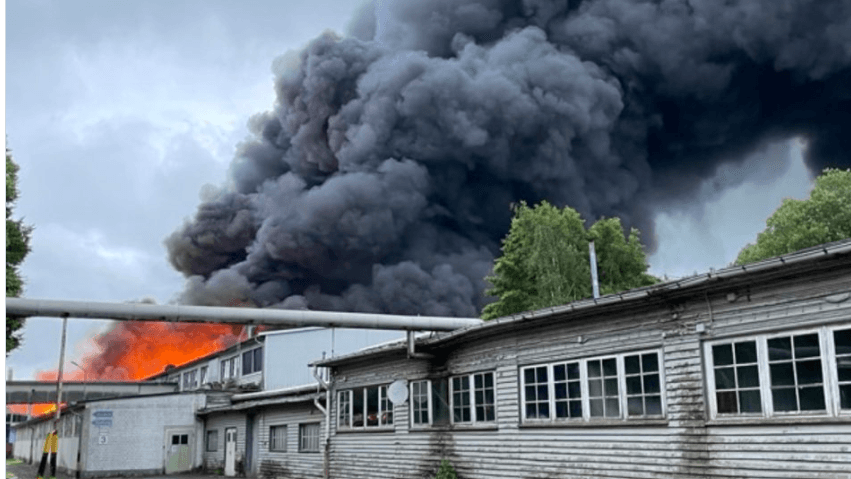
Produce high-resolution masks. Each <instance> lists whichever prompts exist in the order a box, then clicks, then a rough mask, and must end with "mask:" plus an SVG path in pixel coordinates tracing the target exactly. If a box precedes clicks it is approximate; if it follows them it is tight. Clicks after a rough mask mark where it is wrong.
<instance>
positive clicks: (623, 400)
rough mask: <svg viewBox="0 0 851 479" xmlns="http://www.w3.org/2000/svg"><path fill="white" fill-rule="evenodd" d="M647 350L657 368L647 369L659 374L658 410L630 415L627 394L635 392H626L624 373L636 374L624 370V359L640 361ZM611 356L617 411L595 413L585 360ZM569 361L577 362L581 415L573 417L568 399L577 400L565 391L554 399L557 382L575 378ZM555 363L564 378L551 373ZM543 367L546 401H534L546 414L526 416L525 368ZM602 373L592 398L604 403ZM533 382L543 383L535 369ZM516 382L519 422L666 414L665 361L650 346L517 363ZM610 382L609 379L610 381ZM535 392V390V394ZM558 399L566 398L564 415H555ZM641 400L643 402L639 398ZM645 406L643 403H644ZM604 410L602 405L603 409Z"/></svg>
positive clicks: (643, 417) (591, 420)
mask: <svg viewBox="0 0 851 479" xmlns="http://www.w3.org/2000/svg"><path fill="white" fill-rule="evenodd" d="M646 354H655V355H656V367H657V370H656V371H650V373H656V374H658V376H659V391H658V396H659V401H660V406H661V412H660V414H646V413H645V414H641V415H630V414H629V407H628V404H629V403H628V400H629V398H630V397H636V395H635V394H629V393H628V391H627V376H635V374H632V373H631V374H627V373H626V366H625V361H626V358H627V357H632V356H638V357H639V361H641V358H642V356H644V355H646ZM610 359H614V360H615V376H611V377H610V378H613V379H616V382H615V384H616V386H617V406H618V414H617V415H613V416H607V415H605V412H604V415H602V416H596V415H592V414H591V399H592V398H590V397H589V392H590V385H589V382H590V381H591V380H592V379H596V378H590V377H589V370H588V364H589V362H595V361H599V362H600V364H601V368H602V367H603V361H606V360H610ZM571 364H578V366H579V385H580V391H579V392H580V398H579V400H580V401H581V402H580V404H581V408H582V414H581V416H576V417H572V416H570V401H571V400H573V401H576V399H571V398H570V396H569V393H568V396H567V397H566V398H563V399H558V400H557V399H556V394H555V392H556V387H555V383H556V382H564V383H565V387H566V388H569V383H570V382H571V381H576V380H575V379H569V377H568V373H567V370H568V367H569V365H571ZM557 366H565V379H564V380H563V381H562V380H559V381H556V380H555V375H554V368H555V367H557ZM541 367H544V368H546V374H547V378H546V383H545V384H546V387H547V389H546V391H547V398H546V401H538V400H537V397H536V402H537V403H539V404H546V405H547V417H546V418H541V417H527V411H526V405H527V401H526V370H529V369H537V368H541ZM641 371H642V372H641V373H639V377H641V379H642V383H643V380H644V375H645V372H644V371H643V366H642V369H641ZM600 374H601V376H599V379H600V381H602V387H603V388H604V389H602V390H601V394H602V395H601V396H595V398H598V397H599V398H600V399H602V400H603V404H604V405H605V404H606V397H607V396H606V395H605V391H606V389H605V387H606V375H605V372H604V371H602V369H601V373H600ZM535 379H536V382H535V383H533V384H536V385H543V384H544V383H542V382H537V379H538V377H537V372H536V373H535ZM518 384H519V389H520V398H519V399H520V424H521V425H546V424H560V425H571V424H574V425H576V424H584V423H599V422H605V421H618V422H638V421H655V420H664V419H666V418H667V416H668V409H667V401H666V397H665V363H664V354H663V351H662V349H661V348H651V349H641V350H636V351H628V352H620V353H616V354H606V355H600V356H589V357H585V358H570V359H561V360H559V361H552V362H546V363H534V364H526V365H521V366H519V367H518ZM609 384H611V383H609ZM650 395H651V396H655V395H656V394H653V393H651V394H650ZM536 396H537V394H536ZM646 396H648V394H646V393H644V389H643V387H642V393H641V394H640V397H642V398H644V397H646ZM557 401H567V402H568V408H567V414H568V416H567V417H556V411H557V408H556V402H557ZM642 404H644V402H643V401H642ZM645 408H646V406H645ZM604 411H605V409H604Z"/></svg>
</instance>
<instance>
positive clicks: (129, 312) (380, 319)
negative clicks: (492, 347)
mask: <svg viewBox="0 0 851 479" xmlns="http://www.w3.org/2000/svg"><path fill="white" fill-rule="evenodd" d="M6 315H7V316H26V317H29V316H37V317H62V316H68V317H71V318H84V319H116V320H121V321H175V322H187V323H227V324H263V325H267V326H321V327H325V328H333V327H339V328H358V329H402V330H406V331H453V330H456V329H460V328H466V327H469V326H475V325H477V324H481V323H482V320H480V319H476V318H450V317H439V316H402V315H399V314H372V313H345V312H336V311H304V310H293V309H268V308H267V309H259V308H225V307H212V306H184V305H171V304H168V305H164V304H147V303H96V302H90V301H59V300H49V299H27V298H6Z"/></svg>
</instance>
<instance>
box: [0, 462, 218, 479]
mask: <svg viewBox="0 0 851 479" xmlns="http://www.w3.org/2000/svg"><path fill="white" fill-rule="evenodd" d="M37 472H38V463H37V462H36V463H33V464H26V463H23V464H14V465H11V466H6V473H7V476H8V473H12V474H14V475H15V478H17V479H35V477H36V473H37ZM49 473H50V466H49V465H48V474H49ZM168 478H179V479H223V476H215V475H204V474H180V475H172V476H153V477H150V478H145V477H134V479H168ZM56 479H76V478H75V476H74V475H68V474H62V473H61V472H59V471H57V474H56Z"/></svg>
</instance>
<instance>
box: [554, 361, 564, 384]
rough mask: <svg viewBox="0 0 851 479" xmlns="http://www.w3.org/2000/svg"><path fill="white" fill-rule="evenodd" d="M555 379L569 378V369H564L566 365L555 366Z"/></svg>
mask: <svg viewBox="0 0 851 479" xmlns="http://www.w3.org/2000/svg"><path fill="white" fill-rule="evenodd" d="M553 379H554V380H556V381H564V380H565V379H567V371H565V370H564V365H563V364H560V365H558V366H553Z"/></svg>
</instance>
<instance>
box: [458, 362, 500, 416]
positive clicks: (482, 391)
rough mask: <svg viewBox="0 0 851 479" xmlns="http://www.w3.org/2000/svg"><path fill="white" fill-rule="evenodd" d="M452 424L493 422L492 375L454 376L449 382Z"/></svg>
mask: <svg viewBox="0 0 851 479" xmlns="http://www.w3.org/2000/svg"><path fill="white" fill-rule="evenodd" d="M449 384H450V388H451V392H450V397H451V399H452V404H451V409H452V422H453V423H476V422H493V421H494V420H495V419H496V417H495V409H494V385H493V373H492V372H488V373H476V374H470V375H464V376H455V377H453V378H451V380H450V383H449Z"/></svg>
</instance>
